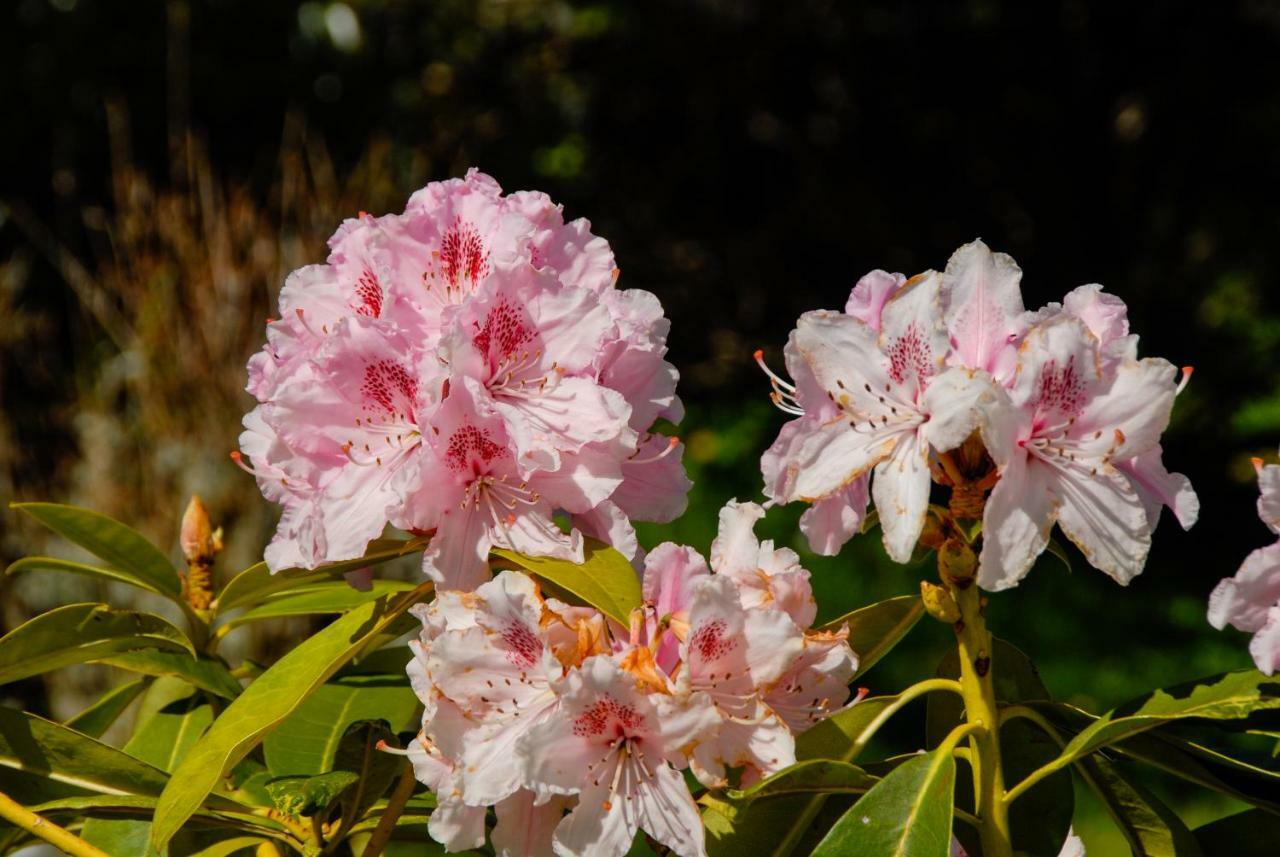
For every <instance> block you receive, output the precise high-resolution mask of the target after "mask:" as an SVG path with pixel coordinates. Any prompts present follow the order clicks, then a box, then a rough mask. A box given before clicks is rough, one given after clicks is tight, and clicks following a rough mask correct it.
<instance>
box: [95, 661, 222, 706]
mask: <svg viewBox="0 0 1280 857" xmlns="http://www.w3.org/2000/svg"><path fill="white" fill-rule="evenodd" d="M94 663H98V664H106V665H107V666H113V667H119V668H120V669H122V670H129V671H130V672H135V673H142V674H143V675H150V676H174V677H176V678H180V679H182V680H183V681H185V682H186V683H187V684H189V685H191V686H192V687H198V688H200V689H201V690H207V691H209V692H210V693H213V694H217V695H218V696H220V697H222V698H223V699H235V698H236V697H237V696H239V695H240V691H241V690H243V688H242V687H241V686H240V682H238V681H236V678H235V676H233V675H231V670H229V669H227V666H226V664H224V663H223V662H222V661H220V660H218V659H217V658H212V657H209V656H208V655H200V656H199V657H198V658H193V657H191V656H190V655H188V654H186V653H185V652H156V651H146V652H127V653H125V654H122V655H111V656H110V657H106V658H98V659H96V660H95V661H94Z"/></svg>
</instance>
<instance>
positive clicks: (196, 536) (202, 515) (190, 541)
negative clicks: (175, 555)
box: [178, 494, 220, 564]
mask: <svg viewBox="0 0 1280 857" xmlns="http://www.w3.org/2000/svg"><path fill="white" fill-rule="evenodd" d="M178 541H179V542H181V544H182V556H183V557H184V558H185V559H186V561H187V563H188V564H194V563H203V564H207V563H209V562H212V561H213V555H214V554H215V553H217V550H218V547H219V545H217V544H216V541H215V538H214V532H213V524H212V523H211V522H210V521H209V510H208V509H206V508H205V507H204V503H203V502H201V500H200V497H199V495H196V494H192V495H191V502H190V503H188V504H187V511H186V512H184V513H183V515H182V530H181V533H180V534H179V536H178ZM217 541H220V540H217Z"/></svg>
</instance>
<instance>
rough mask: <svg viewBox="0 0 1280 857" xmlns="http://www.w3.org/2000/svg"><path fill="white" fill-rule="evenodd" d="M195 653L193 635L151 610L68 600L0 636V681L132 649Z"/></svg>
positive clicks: (4, 681)
mask: <svg viewBox="0 0 1280 857" xmlns="http://www.w3.org/2000/svg"><path fill="white" fill-rule="evenodd" d="M156 648H159V649H169V650H177V651H186V652H187V653H188V654H191V655H194V654H195V652H194V650H193V649H192V648H191V641H190V640H188V639H187V637H186V635H185V634H183V633H182V632H181V631H179V630H178V629H177V628H175V627H174V626H173V625H171V624H170V623H169V622H168V620H166V619H162V618H160V617H159V616H156V615H154V614H151V613H139V612H137V611H134V610H113V609H112V608H110V607H108V606H107V605H105V604H69V605H67V606H66V607H58V608H56V609H54V610H49V611H47V612H45V613H41V614H40V615H39V616H37V617H36V618H34V619H32V620H31V621H30V622H27V623H26V624H23V625H19V626H18V627H17V628H15V629H13V630H12V631H10V632H9V633H8V634H6V635H5V636H4V637H0V684H7V683H8V682H11V681H17V680H18V679H23V678H27V677H28V676H33V675H39V674H40V673H43V672H49V671H51V670H56V669H59V668H61V667H65V666H70V665H71V664H80V663H84V662H85V661H92V660H97V659H99V658H104V657H107V656H109V655H113V654H117V653H120V652H128V651H132V650H134V649H156Z"/></svg>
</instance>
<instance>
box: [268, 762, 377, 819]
mask: <svg viewBox="0 0 1280 857" xmlns="http://www.w3.org/2000/svg"><path fill="white" fill-rule="evenodd" d="M359 779H360V775H359V774H356V773H354V772H352V771H328V772H326V773H323V774H315V775H314V776H309V777H308V776H290V777H275V778H274V779H271V780H268V781H267V792H268V793H269V794H270V795H271V800H272V802H273V803H274V804H275V808H276V809H277V810H279V811H280V812H282V813H284V814H285V815H293V816H301V815H307V816H310V815H315V814H317V813H319V812H321V811H322V810H324V809H325V808H327V807H328V806H329V804H331V803H333V802H334V801H336V800H337V799H338V798H339V797H340V796H341V795H342V793H343V792H345V791H346V790H347V789H348V788H349V787H350V786H352V785H354V784H355V783H356V781H358V780H359Z"/></svg>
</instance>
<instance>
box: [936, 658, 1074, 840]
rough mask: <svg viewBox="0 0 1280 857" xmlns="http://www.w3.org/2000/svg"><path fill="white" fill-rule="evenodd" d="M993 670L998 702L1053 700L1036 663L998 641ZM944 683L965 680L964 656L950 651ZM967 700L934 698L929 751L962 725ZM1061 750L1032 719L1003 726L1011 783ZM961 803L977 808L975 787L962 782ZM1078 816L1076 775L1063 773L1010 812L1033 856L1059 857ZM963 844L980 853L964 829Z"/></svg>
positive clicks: (942, 669) (941, 669) (1003, 754)
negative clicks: (961, 658) (1073, 780)
mask: <svg viewBox="0 0 1280 857" xmlns="http://www.w3.org/2000/svg"><path fill="white" fill-rule="evenodd" d="M992 640H993V645H992V650H993V651H992V658H991V670H992V675H993V677H994V682H993V684H994V689H995V695H996V700H997V702H1000V703H1006V704H1007V703H1025V702H1029V701H1032V700H1047V699H1049V690H1048V688H1046V687H1045V686H1044V681H1043V680H1042V679H1041V678H1040V672H1039V670H1037V669H1036V667H1035V664H1033V663H1032V662H1031V659H1030V658H1028V657H1027V656H1026V655H1025V654H1023V653H1022V652H1021V651H1019V650H1018V649H1017V648H1016V647H1015V646H1013V645H1011V644H1009V643H1007V642H1005V641H1004V640H1001V639H999V638H998V637H993V638H992ZM938 675H939V676H940V677H942V678H954V679H958V678H959V677H960V663H959V655H958V653H957V651H956V650H955V649H952V650H950V651H949V652H948V653H947V655H946V656H945V657H944V658H943V659H942V663H941V664H940V665H939V666H938ZM962 716H963V701H962V700H961V698H960V697H959V696H957V695H955V694H950V693H934V694H930V695H929V713H928V718H927V720H926V746H928V747H936V746H937V745H938V744H940V743H941V742H942V741H943V739H945V738H946V736H947V734H948V733H949V732H950V731H951V730H952V729H953V728H955V727H956V726H957V725H959V723H960V722H961V717H962ZM1058 751H1059V747H1058V744H1057V742H1056V741H1054V739H1053V738H1052V737H1051V736H1049V735H1047V734H1045V732H1044V731H1043V730H1042V729H1040V728H1039V727H1038V726H1036V725H1035V724H1033V723H1031V722H1030V721H1028V720H1023V719H1016V720H1011V721H1009V722H1007V723H1005V724H1003V725H1002V726H1001V727H1000V759H1001V764H1002V766H1003V768H1004V779H1005V783H1006V784H1009V785H1012V784H1015V783H1018V782H1021V781H1022V779H1023V777H1025V776H1027V775H1028V774H1030V773H1031V772H1032V771H1034V770H1036V769H1037V768H1039V767H1041V766H1042V765H1046V764H1048V763H1049V762H1052V761H1053V759H1054V758H1055V757H1056V756H1057V755H1058ZM956 800H957V802H958V803H959V805H960V806H962V807H965V808H972V807H973V784H972V781H971V779H970V778H967V777H961V778H960V779H959V782H958V787H957V794H956ZM1074 811H1075V789H1074V788H1073V786H1072V783H1071V774H1070V773H1069V772H1067V771H1062V772H1060V773H1057V774H1055V775H1053V776H1051V777H1047V778H1045V779H1044V780H1042V781H1040V782H1039V783H1037V784H1036V785H1035V786H1034V787H1033V788H1031V789H1030V790H1028V791H1027V792H1026V793H1025V794H1024V795H1022V796H1021V797H1019V798H1018V800H1017V801H1015V802H1014V803H1013V805H1012V806H1010V808H1009V826H1010V835H1011V837H1012V839H1013V841H1014V842H1015V843H1017V846H1018V850H1019V852H1020V853H1023V854H1026V855H1028V857H1057V855H1058V852H1059V851H1060V850H1061V848H1062V843H1063V841H1064V840H1065V839H1066V838H1067V832H1068V830H1069V829H1070V827H1071V817H1072V814H1073V813H1074ZM958 835H959V838H960V840H961V844H962V845H964V846H965V848H966V850H969V851H970V853H975V854H976V853H978V843H977V842H976V837H975V836H974V834H973V831H971V830H969V829H967V828H961V829H960V830H958Z"/></svg>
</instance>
